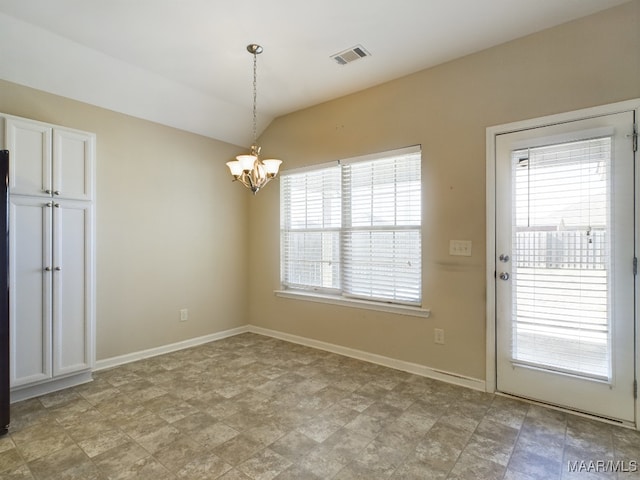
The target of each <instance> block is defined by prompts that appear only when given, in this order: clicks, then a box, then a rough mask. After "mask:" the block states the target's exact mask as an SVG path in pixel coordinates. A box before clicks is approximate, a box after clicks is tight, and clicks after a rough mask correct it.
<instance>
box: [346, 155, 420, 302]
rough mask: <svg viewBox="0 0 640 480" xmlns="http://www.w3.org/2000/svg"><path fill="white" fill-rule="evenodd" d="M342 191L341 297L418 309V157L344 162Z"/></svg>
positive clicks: (393, 157)
mask: <svg viewBox="0 0 640 480" xmlns="http://www.w3.org/2000/svg"><path fill="white" fill-rule="evenodd" d="M342 186H343V191H344V195H343V197H344V203H343V218H344V231H343V237H344V240H343V248H344V251H343V258H344V278H343V290H344V293H345V294H346V295H352V296H355V297H364V298H372V299H377V300H391V301H394V302H396V303H409V304H419V303H420V301H421V294H420V292H421V283H422V279H421V264H422V259H421V217H422V211H421V201H420V199H421V195H420V154H419V153H408V154H404V155H398V156H391V157H387V158H382V159H376V160H369V161H361V162H356V163H347V164H346V165H344V167H343V169H342Z"/></svg>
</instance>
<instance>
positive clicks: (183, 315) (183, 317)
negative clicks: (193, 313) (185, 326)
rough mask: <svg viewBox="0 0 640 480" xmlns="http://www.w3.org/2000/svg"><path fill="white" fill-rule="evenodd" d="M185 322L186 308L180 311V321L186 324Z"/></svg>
mask: <svg viewBox="0 0 640 480" xmlns="http://www.w3.org/2000/svg"><path fill="white" fill-rule="evenodd" d="M187 320H189V309H188V308H182V309H180V321H181V322H186V321H187Z"/></svg>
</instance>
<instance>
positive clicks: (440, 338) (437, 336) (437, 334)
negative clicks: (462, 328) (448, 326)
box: [433, 328, 444, 345]
mask: <svg viewBox="0 0 640 480" xmlns="http://www.w3.org/2000/svg"><path fill="white" fill-rule="evenodd" d="M433 342H434V343H437V344H438V345H444V329H442V328H434V329H433Z"/></svg>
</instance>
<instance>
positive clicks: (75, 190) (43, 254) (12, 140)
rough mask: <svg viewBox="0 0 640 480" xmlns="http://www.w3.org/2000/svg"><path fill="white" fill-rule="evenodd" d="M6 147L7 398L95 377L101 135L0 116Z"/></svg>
mask: <svg viewBox="0 0 640 480" xmlns="http://www.w3.org/2000/svg"><path fill="white" fill-rule="evenodd" d="M0 118H1V119H2V120H3V121H4V129H3V130H4V132H3V133H4V146H5V148H6V149H7V150H9V155H10V166H9V167H10V173H9V176H10V200H9V222H10V224H9V229H10V230H9V236H10V238H9V248H10V260H9V285H10V338H11V344H10V345H11V347H10V348H11V362H10V370H11V372H10V377H11V387H12V393H11V397H12V398H11V399H12V401H18V400H21V399H23V398H28V397H30V396H34V395H39V394H42V393H46V392H48V391H54V390H58V389H60V388H64V387H67V386H71V385H75V384H78V383H82V382H85V381H88V380H90V378H91V369H92V368H93V365H94V363H95V353H94V344H95V340H94V323H95V307H94V287H93V285H94V246H93V245H94V241H93V237H94V218H93V216H94V202H93V195H94V188H93V185H94V163H95V160H94V158H95V152H94V150H95V136H94V135H93V134H90V133H85V132H80V131H77V130H70V129H66V128H61V127H57V126H53V125H48V124H44V123H41V122H34V121H31V120H27V119H21V118H17V117H11V116H4V115H1V114H0Z"/></svg>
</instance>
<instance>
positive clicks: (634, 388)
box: [633, 380, 638, 398]
mask: <svg viewBox="0 0 640 480" xmlns="http://www.w3.org/2000/svg"><path fill="white" fill-rule="evenodd" d="M633 398H638V380H634V381H633Z"/></svg>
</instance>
